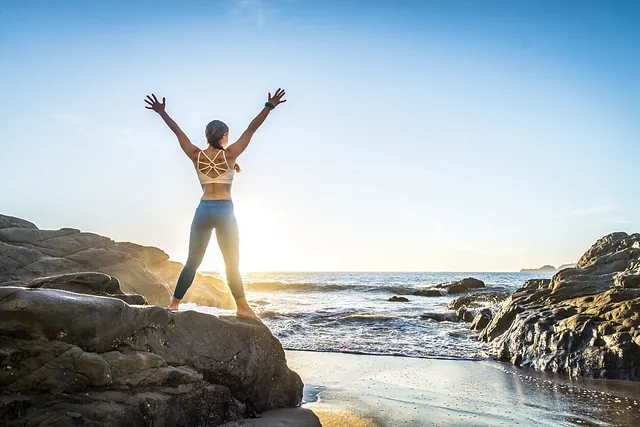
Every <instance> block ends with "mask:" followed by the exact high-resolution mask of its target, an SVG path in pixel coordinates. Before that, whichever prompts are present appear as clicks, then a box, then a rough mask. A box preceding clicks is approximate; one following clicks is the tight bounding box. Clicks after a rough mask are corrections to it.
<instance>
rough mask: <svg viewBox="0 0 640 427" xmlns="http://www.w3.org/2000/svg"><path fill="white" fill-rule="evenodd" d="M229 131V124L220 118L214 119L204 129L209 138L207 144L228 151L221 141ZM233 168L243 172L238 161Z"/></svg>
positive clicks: (206, 136)
mask: <svg viewBox="0 0 640 427" xmlns="http://www.w3.org/2000/svg"><path fill="white" fill-rule="evenodd" d="M228 133H229V126H227V125H226V124H225V123H224V122H221V121H220V120H214V121H212V122H210V123H209V124H208V125H207V127H206V128H205V130H204V136H205V138H206V139H207V144H209V146H210V147H213V148H215V149H217V150H222V151H224V152H226V151H227V150H225V149H224V147H223V146H222V144H221V143H220V141H222V138H224V136H225V135H226V134H228ZM233 169H234V170H235V171H236V172H242V168H241V167H240V165H239V164H238V162H236V163H235V164H234V165H233Z"/></svg>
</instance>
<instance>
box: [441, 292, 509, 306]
mask: <svg viewBox="0 0 640 427" xmlns="http://www.w3.org/2000/svg"><path fill="white" fill-rule="evenodd" d="M509 295H510V292H506V291H486V292H474V293H471V294H469V295H465V296H463V297H458V298H454V299H453V300H451V301H450V302H449V304H447V308H448V309H449V310H458V309H459V308H461V307H467V308H477V307H480V306H482V303H492V304H495V303H498V302H502V301H504V300H505V299H507V298H508V297H509Z"/></svg>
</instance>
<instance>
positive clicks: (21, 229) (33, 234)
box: [0, 215, 170, 305]
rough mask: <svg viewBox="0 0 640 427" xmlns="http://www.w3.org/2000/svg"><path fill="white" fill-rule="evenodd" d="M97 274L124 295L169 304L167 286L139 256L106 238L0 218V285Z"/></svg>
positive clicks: (74, 230) (12, 218) (14, 219)
mask: <svg viewBox="0 0 640 427" xmlns="http://www.w3.org/2000/svg"><path fill="white" fill-rule="evenodd" d="M78 272H101V273H105V274H107V275H110V276H115V277H117V278H118V280H119V282H120V285H121V287H122V289H123V290H124V292H127V293H135V294H140V295H144V296H145V297H146V298H147V300H148V301H149V302H151V303H152V304H161V305H166V304H168V303H169V300H170V290H169V287H168V286H167V284H166V283H165V282H164V281H163V280H162V279H160V278H159V277H157V276H156V275H154V274H153V273H152V272H150V271H149V270H148V269H147V268H146V267H145V265H144V263H143V262H142V259H141V258H140V257H139V256H137V255H132V254H131V253H129V252H128V251H126V250H124V249H123V248H121V247H119V246H118V245H117V244H116V243H115V242H114V241H113V240H111V239H109V238H108V237H103V236H99V235H97V234H93V233H84V232H81V231H79V230H76V229H72V228H63V229H60V230H39V229H38V228H37V227H36V226H35V225H33V224H32V223H30V222H28V221H24V220H21V219H19V218H14V217H10V216H6V215H0V284H1V285H5V286H6V285H10V286H15V285H19V286H22V285H23V284H25V283H28V282H30V281H32V280H34V279H38V278H40V277H43V276H53V275H60V274H67V273H78Z"/></svg>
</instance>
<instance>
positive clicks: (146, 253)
mask: <svg viewBox="0 0 640 427" xmlns="http://www.w3.org/2000/svg"><path fill="white" fill-rule="evenodd" d="M118 246H120V247H122V248H124V249H126V250H128V251H130V252H131V253H132V254H137V255H139V256H140V258H141V259H142V261H143V262H144V264H145V266H146V267H147V268H148V269H149V270H150V271H151V272H152V273H153V274H155V275H156V276H158V277H160V278H161V279H162V280H163V281H165V282H166V283H167V285H168V286H169V288H170V289H171V292H172V293H173V291H174V289H175V287H176V283H177V282H178V276H179V275H180V272H181V271H182V267H184V265H183V264H181V263H179V262H175V261H169V255H167V254H166V253H165V252H164V251H163V250H162V249H158V248H155V247H153V246H142V245H138V244H135V243H130V242H118ZM183 302H195V303H197V304H200V305H208V306H210V307H220V308H227V309H235V308H236V305H235V302H234V300H233V296H232V295H231V291H230V290H229V287H228V286H227V285H226V284H225V283H224V282H223V281H222V280H220V279H217V278H215V277H211V276H207V275H205V274H201V273H196V277H195V278H194V280H193V283H192V284H191V287H190V288H189V291H188V292H187V294H186V295H185V297H184V299H183Z"/></svg>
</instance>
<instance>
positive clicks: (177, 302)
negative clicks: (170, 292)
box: [167, 298, 180, 311]
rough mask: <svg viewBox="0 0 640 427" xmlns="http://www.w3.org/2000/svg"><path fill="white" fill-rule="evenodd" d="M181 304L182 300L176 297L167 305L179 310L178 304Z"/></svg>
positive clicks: (170, 308) (171, 308)
mask: <svg viewBox="0 0 640 427" xmlns="http://www.w3.org/2000/svg"><path fill="white" fill-rule="evenodd" d="M179 305H180V300H179V299H178V298H174V299H172V300H171V304H169V307H167V308H168V309H169V310H171V311H178V306H179Z"/></svg>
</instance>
